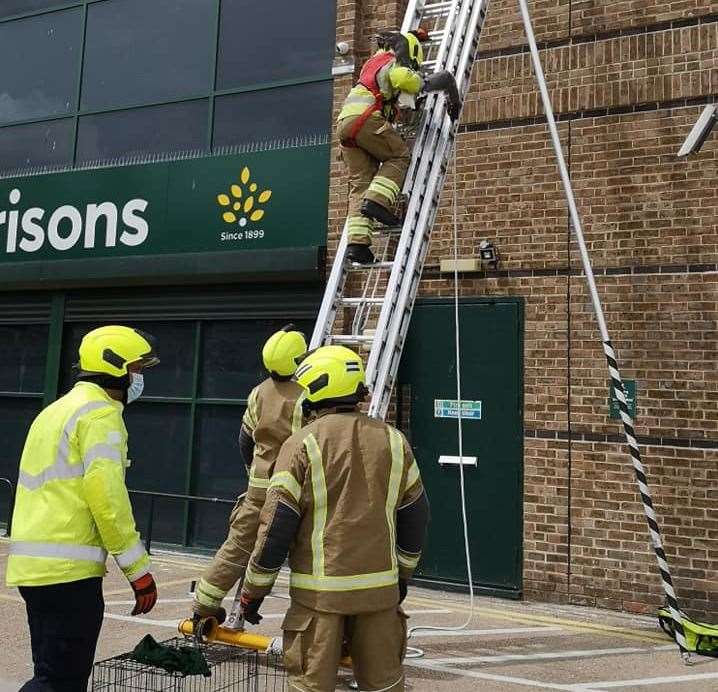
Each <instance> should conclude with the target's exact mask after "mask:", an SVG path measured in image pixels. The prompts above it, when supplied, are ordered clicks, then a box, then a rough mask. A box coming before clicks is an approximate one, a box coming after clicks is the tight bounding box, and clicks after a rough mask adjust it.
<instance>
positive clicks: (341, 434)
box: [244, 410, 428, 614]
mask: <svg viewBox="0 0 718 692" xmlns="http://www.w3.org/2000/svg"><path fill="white" fill-rule="evenodd" d="M414 507H415V508H416V509H418V510H420V511H418V512H412V511H411V508H414ZM404 508H408V509H409V512H408V514H407V517H408V519H409V521H408V523H407V522H405V523H404V525H403V526H402V527H399V528H400V529H401V530H400V531H398V526H397V518H398V517H399V515H400V514H401V512H402V510H403V509H404ZM427 520H428V504H427V503H426V496H425V493H424V488H423V485H422V482H421V475H420V473H419V468H418V466H417V464H416V460H415V459H414V456H413V454H412V452H411V447H410V446H409V444H408V442H407V441H406V439H405V438H404V436H403V435H402V434H401V433H400V432H399V431H398V430H396V429H394V428H392V427H391V426H390V425H387V424H386V423H383V422H382V421H378V420H375V419H373V418H369V417H367V416H366V415H364V414H363V413H360V412H358V411H356V410H351V411H345V412H338V411H330V412H327V413H324V414H320V415H319V416H318V417H317V419H316V420H314V421H312V422H311V423H310V424H309V425H307V426H306V427H305V428H304V429H303V430H301V431H300V432H299V433H297V434H294V435H292V437H290V438H289V439H288V440H287V442H286V443H285V444H284V446H283V447H282V450H281V452H280V455H279V458H278V459H277V463H276V466H275V470H274V475H273V476H272V479H271V482H270V485H269V491H268V494H267V501H266V502H265V505H264V508H263V509H262V513H261V515H260V528H259V533H258V537H257V543H256V545H255V548H254V552H253V553H252V557H251V559H250V563H249V566H248V568H247V571H246V574H245V582H244V589H245V590H246V591H248V592H249V593H250V595H251V596H252V597H260V596H264V595H266V593H268V591H269V590H270V589H271V587H272V585H273V583H274V580H275V579H276V576H277V574H278V572H279V569H280V567H281V565H282V563H283V561H284V558H285V556H286V554H287V551H288V552H289V565H290V567H291V576H290V590H291V595H292V598H293V599H296V600H297V601H298V602H299V603H301V604H302V605H305V606H306V607H308V608H313V609H315V610H321V611H325V612H336V613H344V614H356V613H361V612H368V611H375V610H382V609H383V608H390V607H392V606H394V605H396V604H397V603H398V588H397V582H398V578H399V576H402V577H403V578H408V577H409V576H410V575H411V573H412V572H413V569H414V567H416V564H417V562H418V560H419V557H420V554H421V548H422V545H423V541H424V533H425V529H426V521H427ZM398 534H401V536H399V535H398ZM402 543H403V544H405V545H402Z"/></svg>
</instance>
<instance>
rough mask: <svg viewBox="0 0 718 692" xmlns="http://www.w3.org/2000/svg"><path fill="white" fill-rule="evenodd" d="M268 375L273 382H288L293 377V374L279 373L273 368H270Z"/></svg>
mask: <svg viewBox="0 0 718 692" xmlns="http://www.w3.org/2000/svg"><path fill="white" fill-rule="evenodd" d="M269 376H270V377H271V378H272V379H273V380H274V381H275V382H289V381H290V380H291V379H292V378H293V377H294V375H280V374H279V373H278V372H274V370H270V372H269Z"/></svg>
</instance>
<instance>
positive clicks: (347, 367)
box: [294, 346, 367, 408]
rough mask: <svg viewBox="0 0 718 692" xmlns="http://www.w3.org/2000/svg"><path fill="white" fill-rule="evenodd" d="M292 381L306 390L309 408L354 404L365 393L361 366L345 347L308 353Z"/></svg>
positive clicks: (358, 360) (327, 348) (361, 398)
mask: <svg viewBox="0 0 718 692" xmlns="http://www.w3.org/2000/svg"><path fill="white" fill-rule="evenodd" d="M294 379H295V380H296V381H297V382H298V383H299V384H300V385H301V386H302V387H303V388H304V389H305V390H306V394H305V398H304V400H305V402H306V403H307V405H308V406H309V407H310V408H320V407H323V406H331V405H335V404H337V405H340V404H357V403H359V402H360V401H362V400H363V399H364V397H365V396H366V393H367V389H366V385H365V384H364V364H363V363H362V360H361V358H360V357H359V356H358V355H357V354H356V353H354V351H352V350H351V349H349V348H346V347H345V346H322V347H321V348H318V349H316V350H315V351H312V352H311V353H310V354H309V355H308V356H307V357H306V358H305V359H304V360H303V361H302V363H301V365H300V366H299V367H298V368H297V372H296V374H295V376H294Z"/></svg>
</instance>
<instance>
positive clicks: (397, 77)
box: [337, 60, 424, 120]
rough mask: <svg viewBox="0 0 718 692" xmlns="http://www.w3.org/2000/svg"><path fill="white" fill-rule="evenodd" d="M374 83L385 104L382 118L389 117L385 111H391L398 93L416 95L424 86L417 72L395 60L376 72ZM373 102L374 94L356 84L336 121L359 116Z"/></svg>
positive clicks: (388, 113)
mask: <svg viewBox="0 0 718 692" xmlns="http://www.w3.org/2000/svg"><path fill="white" fill-rule="evenodd" d="M376 82H377V85H378V87H379V89H380V90H381V93H382V95H383V96H384V102H385V104H386V106H385V108H384V112H383V113H382V115H384V117H389V115H390V112H388V111H387V109H389V110H393V108H394V102H395V100H396V99H397V98H398V97H399V94H400V92H402V91H404V92H406V93H408V94H412V95H414V94H418V93H419V92H420V91H421V88H422V86H423V84H424V82H423V80H422V78H421V75H420V74H419V73H418V72H415V71H414V70H412V69H411V68H409V67H405V66H403V65H400V64H399V63H398V62H397V61H396V60H393V61H392V62H390V63H389V64H388V65H386V66H385V67H383V68H382V69H381V70H379V71H378V72H377V75H376ZM374 100H375V99H374V94H372V93H371V91H370V90H369V89H367V88H366V87H365V86H364V85H362V84H357V85H356V86H355V87H354V88H353V89H352V90H351V91H350V92H349V94H348V96H347V97H346V99H345V100H344V105H343V106H342V109H341V111H340V112H339V117H338V118H337V120H342V119H343V118H348V117H350V116H355V115H361V114H362V113H363V112H364V111H365V110H366V109H367V108H369V107H370V106H372V105H373V104H374Z"/></svg>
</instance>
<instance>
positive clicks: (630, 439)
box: [518, 0, 690, 663]
mask: <svg viewBox="0 0 718 692" xmlns="http://www.w3.org/2000/svg"><path fill="white" fill-rule="evenodd" d="M518 2H519V6H520V8H521V16H522V18H523V22H524V30H525V32H526V38H527V40H528V43H529V49H530V51H531V62H532V63H533V68H534V74H535V76H536V82H537V84H538V88H539V91H540V92H541V100H542V101H543V107H544V111H545V113H546V122H547V123H548V129H549V132H550V133H551V141H552V143H553V148H554V151H555V152H556V160H557V162H558V168H559V172H560V173H561V182H562V183H563V190H564V194H565V195H566V202H567V203H568V209H569V213H570V216H571V227H572V228H573V232H574V235H575V236H576V242H577V243H578V247H579V250H580V252H581V262H582V263H583V272H584V274H585V275H586V282H587V283H588V290H589V292H590V294H591V302H592V303H593V311H594V313H595V315H596V321H597V322H598V330H599V331H600V333H601V342H602V345H603V351H604V353H605V354H606V360H607V361H608V371H609V373H610V375H611V384H612V386H613V391H614V392H615V395H616V399H618V404H619V407H620V410H621V419H622V421H623V432H624V434H625V437H626V442H627V444H628V449H629V451H630V453H631V461H632V463H633V470H634V471H635V474H636V480H637V482H638V490H639V493H640V495H641V500H642V502H643V511H644V513H645V515H646V522H647V523H648V530H649V533H650V535H651V542H652V544H653V551H654V552H655V554H656V560H657V561H658V569H659V570H660V573H661V581H662V584H663V591H664V593H665V595H666V602H667V605H668V609H669V610H670V612H671V615H672V616H673V621H674V623H675V635H676V642H677V643H678V648H679V649H680V652H681V657H682V658H683V660H684V662H686V663H689V662H690V653H689V652H688V647H687V645H686V638H685V632H684V630H683V615H682V613H681V610H680V608H679V607H678V599H677V598H676V593H675V590H674V588H673V579H672V577H671V572H670V569H669V567H668V561H667V559H666V552H665V550H664V549H663V540H662V538H661V531H660V528H659V526H658V519H657V517H656V512H655V510H654V508H653V498H652V497H651V491H650V489H649V487H648V481H647V479H646V472H645V470H644V468H643V464H642V463H641V452H640V450H639V448H638V442H637V441H636V433H635V430H634V424H633V419H632V418H631V414H630V413H629V411H628V405H627V404H626V395H625V389H624V387H623V380H622V379H621V373H620V372H619V371H618V363H617V361H616V354H615V352H614V350H613V346H612V345H611V337H610V336H609V334H608V329H607V328H606V319H605V317H604V314H603V307H602V306H601V298H600V297H599V295H598V290H597V288H596V280H595V278H594V276H593V268H592V266H591V258H590V257H589V255H588V250H587V249H586V242H585V240H584V237H583V227H582V226H581V218H580V216H579V214H578V209H577V208H576V199H575V197H574V195H573V187H572V186H571V179H570V177H569V174H568V169H567V167H566V161H565V159H564V156H563V149H562V148H561V140H560V139H559V135H558V128H557V127H556V119H555V118H554V114H553V108H552V107H551V97H550V96H549V93H548V89H547V87H546V79H545V77H544V73H543V67H542V66H541V58H540V57H539V52H538V47H537V46H536V38H535V36H534V31H533V26H532V25H531V15H530V14H529V8H528V4H527V2H526V0H518Z"/></svg>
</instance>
